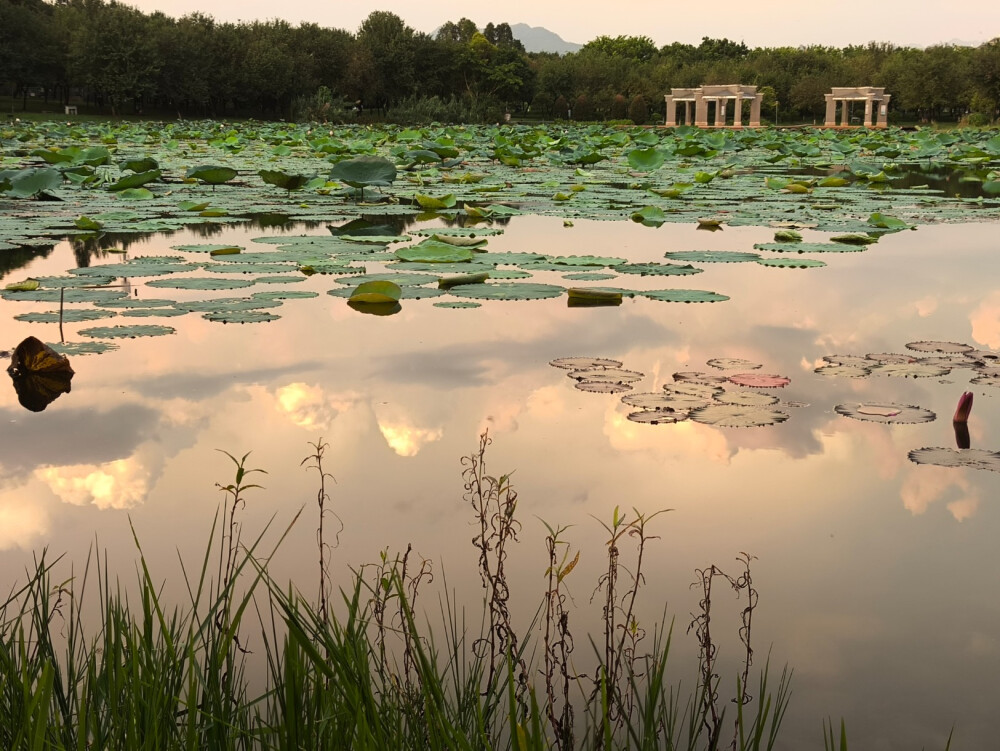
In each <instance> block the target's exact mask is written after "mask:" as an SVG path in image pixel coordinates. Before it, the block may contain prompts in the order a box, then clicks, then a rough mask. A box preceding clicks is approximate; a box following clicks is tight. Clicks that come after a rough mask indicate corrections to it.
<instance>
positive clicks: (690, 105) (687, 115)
mask: <svg viewBox="0 0 1000 751" xmlns="http://www.w3.org/2000/svg"><path fill="white" fill-rule="evenodd" d="M684 124H685V125H693V124H694V102H684Z"/></svg>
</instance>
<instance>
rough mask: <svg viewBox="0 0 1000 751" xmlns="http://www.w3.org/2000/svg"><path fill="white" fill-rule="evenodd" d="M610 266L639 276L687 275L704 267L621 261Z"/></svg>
mask: <svg viewBox="0 0 1000 751" xmlns="http://www.w3.org/2000/svg"><path fill="white" fill-rule="evenodd" d="M611 268H613V269H614V270H615V271H617V272H618V273H620V274H639V275H641V276H689V275H691V274H700V273H702V272H703V271H704V269H699V268H696V267H694V266H691V265H681V264H679V263H622V264H619V265H617V266H612V267H611Z"/></svg>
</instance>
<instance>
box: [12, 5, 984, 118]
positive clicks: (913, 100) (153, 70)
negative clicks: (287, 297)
mask: <svg viewBox="0 0 1000 751" xmlns="http://www.w3.org/2000/svg"><path fill="white" fill-rule="evenodd" d="M706 83H743V84H755V85H757V86H758V87H761V90H762V91H763V92H764V94H765V100H764V116H765V117H766V118H772V119H773V117H779V118H780V119H781V120H782V121H783V122H795V121H798V122H809V121H810V120H816V119H818V120H820V121H821V119H822V117H823V115H824V108H825V100H824V96H823V95H824V94H825V93H827V92H829V90H830V88H831V87H833V86H862V85H871V86H884V87H885V88H886V90H887V92H888V93H890V94H892V103H891V107H890V114H891V116H893V117H895V118H897V119H904V120H916V121H927V120H937V119H942V120H948V119H950V120H959V119H965V120H966V121H967V122H970V123H972V124H978V125H984V124H986V123H988V122H991V121H993V120H994V119H995V118H996V117H997V115H998V113H1000V110H998V108H1000V38H997V39H994V40H992V41H991V42H988V43H986V44H983V45H981V46H979V47H960V46H953V45H936V46H932V47H927V48H925V49H916V48H911V47H898V46H894V45H892V44H888V43H875V42H873V43H869V44H867V45H854V46H849V47H844V48H835V47H824V46H804V47H770V48H749V47H747V46H746V45H745V44H744V43H742V42H734V41H732V40H729V39H712V38H708V37H706V38H704V39H702V41H701V43H700V44H698V45H691V44H682V43H679V42H675V43H672V44H668V45H665V46H663V47H657V46H656V44H654V43H653V41H652V40H651V39H649V38H648V37H645V36H619V37H607V36H601V37H598V38H597V39H594V40H592V41H590V42H588V43H587V44H586V45H584V46H583V48H582V49H581V50H579V51H578V52H574V53H569V54H565V55H557V54H552V53H528V52H526V51H525V50H524V47H523V45H522V44H521V43H520V42H519V41H518V40H516V39H515V38H514V36H513V34H512V32H511V28H510V25H509V23H506V22H502V23H488V24H487V25H486V26H485V27H479V26H477V24H476V23H474V22H473V21H471V20H469V19H467V18H462V19H460V20H458V21H454V22H452V21H449V22H447V23H444V24H443V25H442V26H441V27H440V28H439V29H438V30H437V32H435V33H434V34H433V35H430V34H424V33H421V32H417V31H415V30H414V29H412V28H411V27H409V26H408V25H407V24H406V23H405V22H404V21H403V19H401V18H400V17H399V16H397V15H395V14H393V13H389V12H385V11H375V12H373V13H371V14H370V15H369V16H368V18H366V19H365V21H364V22H363V23H362V24H361V25H360V27H359V28H358V29H357V30H356V31H353V32H352V31H347V30H344V29H336V28H328V27H323V26H319V25H318V24H314V23H303V24H299V25H292V24H289V23H287V22H285V21H281V20H270V21H252V22H241V23H221V22H217V21H215V20H214V19H213V18H212V17H211V16H208V15H205V14H201V13H193V14H190V15H186V16H183V17H181V18H173V17H170V16H167V15H165V14H163V13H160V12H155V13H149V14H146V13H142V12H141V11H139V10H137V9H135V8H132V7H130V6H127V5H123V4H121V3H119V2H116V1H115V0H51V1H49V0H0V87H2V88H0V94H5V95H8V96H9V97H10V98H11V100H12V107H13V106H17V105H18V104H19V105H20V107H21V108H27V107H28V105H29V100H32V99H35V100H37V99H41V100H42V101H44V102H52V103H54V104H57V105H61V104H69V103H70V102H71V101H73V102H81V103H85V104H86V105H87V106H88V107H90V111H99V112H107V113H111V114H150V115H152V114H157V115H161V116H162V115H168V116H178V117H202V116H212V117H233V116H241V115H242V116H255V117H270V118H296V119H322V120H331V121H349V120H353V119H365V118H372V117H384V118H390V119H400V120H407V119H415V120H419V119H422V118H425V119H442V120H466V121H491V120H496V119H498V118H499V117H502V115H503V113H505V112H512V113H514V114H515V115H520V116H525V115H527V116H537V117H543V118H558V117H572V118H573V119H578V120H591V119H604V120H624V119H631V120H633V121H634V122H640V123H641V122H646V121H650V122H653V121H657V120H659V121H662V117H663V107H664V105H663V94H664V93H666V92H667V91H669V90H670V88H672V87H689V86H698V85H701V84H706Z"/></svg>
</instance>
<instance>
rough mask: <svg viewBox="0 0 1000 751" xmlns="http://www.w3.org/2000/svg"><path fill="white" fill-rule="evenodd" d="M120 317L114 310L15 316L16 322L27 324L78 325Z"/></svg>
mask: <svg viewBox="0 0 1000 751" xmlns="http://www.w3.org/2000/svg"><path fill="white" fill-rule="evenodd" d="M116 315H118V314H117V313H115V312H114V311H113V310H97V309H95V308H67V309H65V310H63V311H62V312H61V313H60V312H59V311H58V310H47V311H45V312H43V313H20V314H19V315H16V316H14V320H15V321H24V322H25V323H59V321H64V322H66V323H77V322H79V321H97V320H99V319H101V318H113V317H114V316H116Z"/></svg>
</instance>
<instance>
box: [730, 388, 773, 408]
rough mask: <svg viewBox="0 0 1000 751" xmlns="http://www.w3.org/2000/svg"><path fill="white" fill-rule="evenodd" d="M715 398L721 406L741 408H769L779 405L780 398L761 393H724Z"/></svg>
mask: <svg viewBox="0 0 1000 751" xmlns="http://www.w3.org/2000/svg"><path fill="white" fill-rule="evenodd" d="M714 398H715V401H717V402H719V403H720V404H735V405H738V406H740V407H768V406H770V405H772V404H777V403H778V397H776V396H772V395H771V394H762V393H760V392H759V391H723V392H722V393H721V394H716V395H715V397H714Z"/></svg>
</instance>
